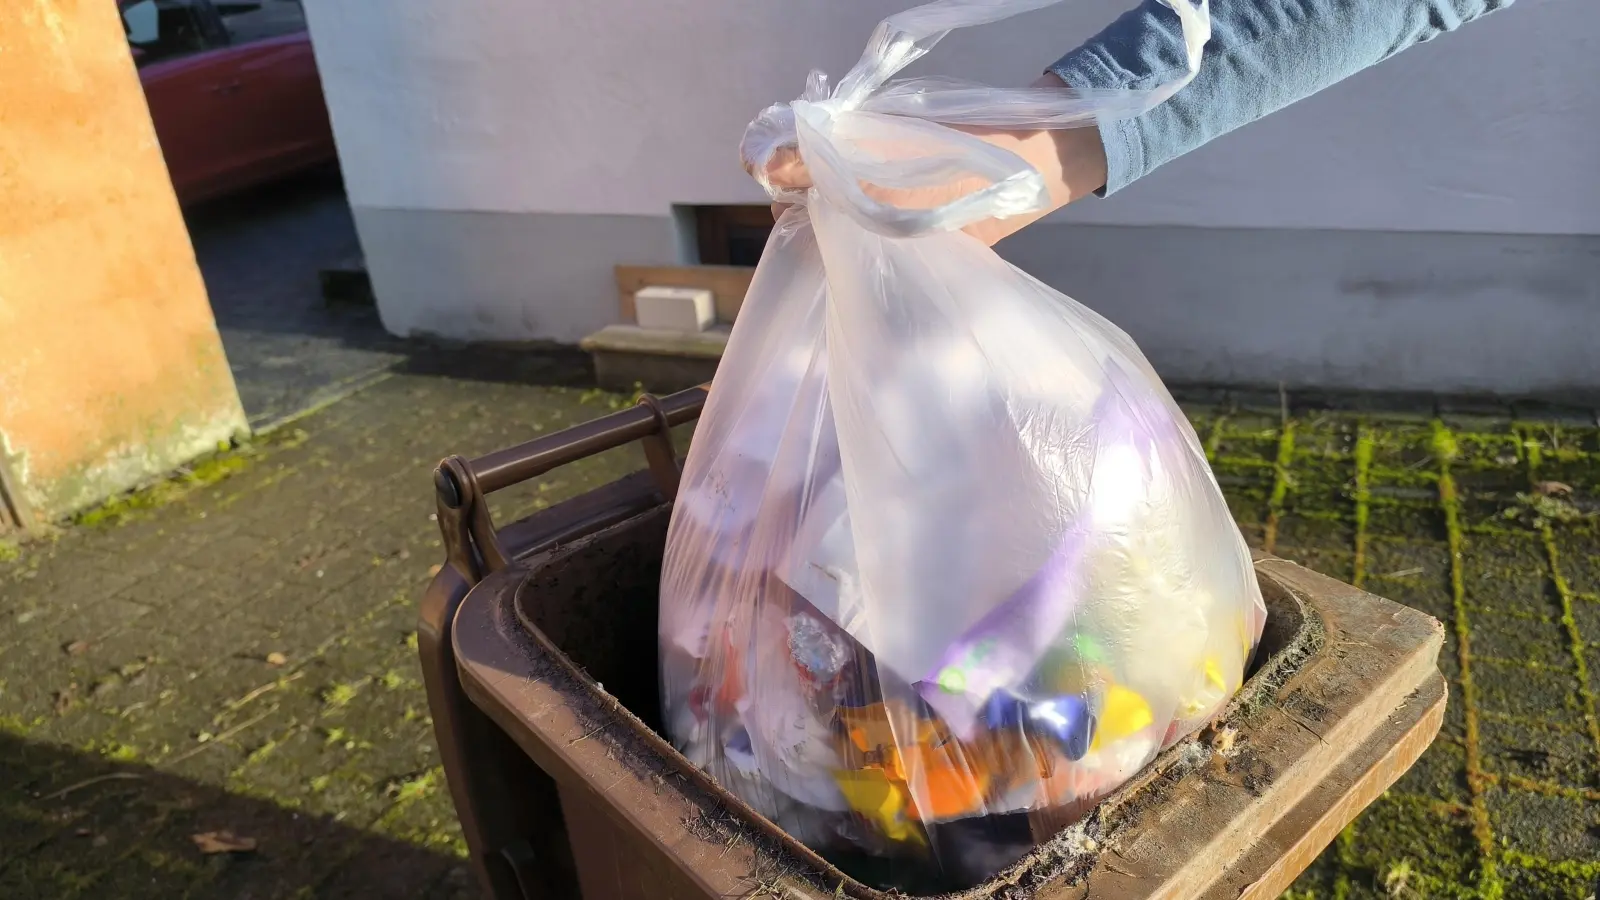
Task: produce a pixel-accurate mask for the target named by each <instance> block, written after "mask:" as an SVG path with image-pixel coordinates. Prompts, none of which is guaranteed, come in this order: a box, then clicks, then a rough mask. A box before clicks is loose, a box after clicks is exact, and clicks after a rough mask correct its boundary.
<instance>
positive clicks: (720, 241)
mask: <svg viewBox="0 0 1600 900" xmlns="http://www.w3.org/2000/svg"><path fill="white" fill-rule="evenodd" d="M694 225H695V237H696V240H697V242H698V244H699V250H700V264H701V265H703V266H754V265H755V264H756V263H757V262H759V261H760V259H761V250H762V248H764V247H766V245H767V236H768V235H769V234H771V233H772V207H770V206H697V207H695V209H694Z"/></svg>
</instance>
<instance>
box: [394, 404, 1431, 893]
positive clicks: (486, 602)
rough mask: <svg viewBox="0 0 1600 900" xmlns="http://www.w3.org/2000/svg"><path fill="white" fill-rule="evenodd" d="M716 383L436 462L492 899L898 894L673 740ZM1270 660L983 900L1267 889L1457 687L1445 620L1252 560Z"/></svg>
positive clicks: (1425, 736) (459, 722) (431, 652)
mask: <svg viewBox="0 0 1600 900" xmlns="http://www.w3.org/2000/svg"><path fill="white" fill-rule="evenodd" d="M704 399H705V391H704V390H702V389H698V388H697V389H694V390H691V391H686V392H683V393H680V394H674V395H672V396H670V397H666V398H664V399H661V400H656V399H654V398H650V397H646V398H644V399H643V400H641V402H640V405H639V406H638V407H635V408H633V409H629V410H625V411H622V412H619V413H615V414H613V415H610V416H607V417H605V418H603V419H599V420H597V421H595V422H591V423H589V424H587V425H583V426H580V427H577V428H574V429H571V430H569V431H567V432H563V433H561V434H556V435H551V436H548V437H544V438H541V439H539V440H535V441H532V442H530V443H527V444H523V445H521V446H519V447H514V448H511V449H509V450H504V451H500V452H498V453H493V454H490V455H488V456H485V457H481V458H479V459H475V460H470V461H469V460H464V459H461V458H459V457H452V458H450V459H447V460H445V461H444V462H443V463H441V464H440V466H439V469H438V470H437V472H436V486H437V489H438V493H439V503H438V509H439V525H440V528H441V530H442V531H443V534H444V540H445V547H446V552H447V557H448V558H447V561H446V564H445V566H444V567H443V569H442V570H441V571H440V573H439V575H438V577H437V578H436V579H435V581H434V582H433V584H432V585H431V586H430V587H429V589H428V592H427V595H426V597H425V598H424V600H423V604H422V622H421V631H420V636H421V641H420V650H421V655H422V664H423V671H424V676H425V679H426V683H427V689H428V700H429V705H430V707H431V710H432V714H433V721H434V730H435V734H436V737H437V739H438V742H439V749H440V753H441V755H442V757H443V761H444V767H445V772H446V774H447V776H448V779H449V783H450V789H451V793H452V796H453V798H454V800H455V804H456V810H457V812H458V814H459V815H460V817H461V822H462V826H463V829H464V831H465V834H466V839H467V844H468V846H469V848H470V850H471V853H472V860H473V864H474V867H475V868H476V870H477V872H478V875H479V877H480V878H481V879H482V880H483V883H484V887H485V890H486V892H487V893H488V894H489V895H490V896H492V897H494V898H496V900H506V898H536V900H569V898H571V900H577V898H582V900H667V898H674V900H678V898H710V897H790V898H815V900H825V898H838V897H853V898H859V900H878V898H884V900H887V898H888V897H890V896H903V895H897V894H891V893H888V892H885V891H881V890H878V889H876V888H874V887H873V886H871V885H868V884H864V883H862V882H860V881H857V880H856V879H854V878H852V877H851V876H850V875H847V874H846V873H845V872H843V871H841V870H840V869H838V868H836V867H835V866H834V865H832V864H831V863H830V862H828V861H827V860H824V859H823V858H821V857H820V856H818V855H817V854H816V853H814V852H813V851H811V850H810V849H808V848H806V847H805V846H803V845H801V844H799V843H798V842H796V841H794V840H793V839H792V838H790V837H788V835H786V834H784V833H783V832H782V831H781V830H780V829H778V828H777V827H776V826H774V825H773V824H771V823H770V822H768V821H767V820H765V819H764V818H762V817H761V816H760V815H758V814H757V813H755V812H754V811H753V810H751V809H750V808H749V807H747V806H746V805H745V804H744V803H742V802H741V801H740V800H739V799H738V798H736V797H734V796H733V795H731V794H729V793H728V792H726V791H724V790H722V789H721V788H720V787H719V786H718V785H717V784H716V783H715V782H714V781H712V780H711V779H710V778H709V777H707V776H706V775H705V774H704V773H702V772H701V771H700V770H698V769H696V768H695V767H694V766H692V765H691V764H690V763H689V762H688V761H687V760H685V759H684V758H683V757H682V756H681V755H679V754H678V753H677V752H676V751H675V750H674V749H673V748H672V746H671V745H670V744H669V743H667V742H666V741H665V740H663V739H662V738H661V737H660V735H659V733H658V725H659V710H658V704H659V696H660V695H659V689H658V683H657V679H658V669H657V648H656V602H657V581H658V577H659V574H660V567H661V558H662V552H663V548H664V546H665V541H666V532H667V521H668V517H669V515H670V511H671V502H672V497H673V496H674V494H675V493H676V490H677V483H678V471H679V470H678V457H677V455H676V453H675V452H674V449H673V446H672V443H671V438H670V429H671V428H672V427H673V426H677V425H680V424H684V423H686V422H689V421H691V420H693V419H694V418H695V417H696V416H697V415H698V414H699V410H700V408H701V405H702V404H703V403H704ZM633 441H641V442H643V444H644V447H645V456H646V460H647V461H648V463H649V465H648V467H647V469H646V470H645V471H641V472H639V473H637V474H635V475H633V476H630V477H628V478H624V479H622V480H620V481H617V482H615V483H613V484H610V485H608V486H606V487H603V488H600V489H598V490H596V491H593V492H591V493H588V494H585V495H583V496H580V497H577V498H575V499H573V500H570V501H568V502H566V503H563V504H560V505H558V506H554V507H552V508H550V509H547V510H543V511H541V512H539V513H537V514H536V515H533V516H531V517H529V518H527V519H524V520H522V521H519V522H516V523H513V524H510V525H508V526H506V527H504V528H503V529H501V528H497V527H496V525H495V523H494V522H493V521H492V520H491V518H490V516H489V513H488V506H487V504H486V503H485V502H484V498H485V496H486V495H487V494H489V493H491V492H493V491H496V490H500V489H503V488H505V487H508V486H510V485H512V484H515V483H518V482H521V481H525V480H527V479H530V478H534V477H537V476H538V475H541V474H543V473H545V472H548V471H550V470H551V469H553V468H555V467H557V466H560V465H563V464H565V463H568V462H572V461H574V460H576V459H579V458H582V457H585V456H588V455H591V454H594V453H598V452H601V451H603V450H607V449H611V448H613V447H618V446H622V445H624V444H627V443H629V442H633ZM1256 565H1257V570H1258V573H1259V575H1260V581H1261V586H1262V590H1263V592H1264V594H1265V595H1266V599H1267V605H1268V625H1267V630H1266V634H1265V635H1264V637H1263V652H1262V653H1260V654H1258V662H1257V664H1256V667H1255V669H1254V670H1253V671H1252V673H1251V674H1250V677H1249V679H1248V681H1247V682H1246V684H1245V686H1244V688H1243V689H1242V690H1241V691H1240V693H1239V695H1238V696H1237V697H1236V698H1235V699H1234V701H1233V702H1232V703H1231V704H1230V705H1229V706H1228V707H1227V708H1226V709H1225V710H1224V712H1223V713H1222V714H1221V716H1220V717H1219V718H1218V720H1217V721H1216V722H1214V723H1213V724H1212V725H1211V726H1209V727H1207V728H1206V729H1205V730H1203V731H1202V732H1201V733H1199V734H1198V735H1196V736H1195V737H1193V738H1192V739H1190V740H1187V741H1184V742H1182V743H1180V744H1178V745H1177V746H1175V747H1173V748H1171V749H1170V750H1168V751H1167V752H1166V753H1164V754H1163V755H1162V756H1161V757H1160V758H1158V759H1157V760H1156V762H1154V763H1153V764H1152V765H1151V766H1150V767H1148V768H1147V769H1146V770H1145V771H1144V772H1143V773H1141V775H1139V776H1137V777H1136V778H1135V779H1133V781H1132V782H1130V783H1129V784H1128V785H1126V786H1124V787H1123V788H1122V789H1121V790H1120V791H1119V792H1117V793H1116V794H1115V795H1113V796H1112V797H1110V798H1108V799H1107V800H1105V801H1104V802H1103V803H1101V804H1100V805H1099V806H1098V807H1097V808H1096V809H1095V810H1094V812H1093V813H1091V814H1090V816H1089V817H1088V818H1087V819H1086V820H1083V821H1081V822H1078V823H1074V824H1071V825H1070V826H1069V827H1065V828H1062V827H1060V826H1061V825H1062V824H1063V823H1050V822H1045V821H1036V822H1032V823H1030V824H1031V827H1032V829H1033V837H1034V838H1035V839H1037V840H1039V841H1041V843H1040V846H1039V847H1038V848H1037V849H1036V850H1035V851H1034V852H1032V853H1030V854H1029V855H1027V856H1026V857H1025V858H1023V859H1022V860H1020V861H1019V862H1017V863H1016V864H1015V865H1013V866H1012V867H1010V868H1009V869H1008V870H1006V871H1005V872H1003V873H1002V874H1001V875H999V876H998V877H996V878H995V879H993V880H991V881H990V882H987V883H985V884H982V885H979V886H978V887H976V888H972V889H970V890H967V891H963V892H960V894H958V895H957V896H961V897H970V898H980V897H981V898H991V897H993V898H1001V897H1003V898H1021V897H1040V898H1044V897H1050V898H1085V897H1094V898H1097V900H1135V898H1140V900H1143V898H1157V897H1160V898H1171V900H1180V898H1181V900H1188V898H1208V900H1211V898H1215V900H1222V898H1226V900H1240V898H1244V900H1267V898H1274V897H1277V896H1278V895H1279V894H1280V893H1281V892H1282V891H1283V889H1284V888H1285V887H1286V886H1287V885H1288V884H1289V883H1290V882H1291V881H1293V879H1294V878H1295V876H1296V875H1298V874H1299V873H1300V872H1301V871H1302V870H1303V869H1304V868H1305V867H1306V866H1307V865H1308V864H1309V863H1310V862H1311V861H1312V860H1313V859H1314V858H1315V857H1316V855H1317V854H1318V853H1319V852H1320V851H1321V850H1322V849H1323V848H1324V847H1326V846H1327V845H1328V843H1329V842H1330V841H1331V840H1332V839H1333V837H1334V836H1335V835H1336V834H1337V833H1338V832H1339V831H1340V830H1341V829H1342V828H1343V827H1344V826H1345V825H1347V824H1348V823H1349V822H1350V821H1351V820H1353V819H1354V818H1355V817H1356V815H1357V814H1359V813H1360V811H1361V810H1362V809H1363V808H1364V807H1366V805H1367V804H1369V803H1371V802H1372V801H1373V800H1374V799H1375V798H1376V797H1377V796H1378V795H1379V794H1380V793H1382V791H1383V790H1384V789H1386V788H1387V787H1388V786H1389V785H1390V784H1392V783H1393V782H1394V781H1395V780H1396V779H1397V778H1399V776H1400V775H1401V774H1402V773H1404V772H1405V770H1406V769H1407V768H1408V767H1410V766H1411V764H1412V763H1413V762H1415V761H1416V759H1417V757H1418V756H1420V755H1421V754H1422V752H1423V750H1425V749H1426V748H1427V746H1428V744H1429V743H1430V742H1431V741H1432V740H1433V737H1434V735H1435V734H1436V733H1437V732H1438V729H1439V726H1440V723H1441V721H1442V718H1443V715H1444V708H1445V702H1446V688H1445V681H1444V679H1443V678H1442V677H1441V676H1440V674H1439V671H1438V667H1437V658H1438V653H1439V650H1440V647H1441V646H1442V642H1443V634H1444V632H1443V627H1442V626H1441V625H1440V623H1439V622H1438V621H1437V620H1435V619H1433V618H1431V617H1429V616H1426V615H1424V614H1422V613H1420V612H1417V611H1415V610H1411V609H1408V608H1406V607H1403V606H1400V605H1398V604H1395V603H1392V602H1390V601H1388V600H1385V599H1382V598H1380V597H1375V596H1373V595H1371V594H1368V593H1365V592H1363V591H1361V590H1358V589H1356V588H1354V587H1351V586H1349V585H1345V584H1342V583H1340V582H1338V581H1335V580H1333V579H1329V578H1326V577H1324V576H1321V575H1317V574H1315V573H1313V572H1310V571H1308V570H1306V569H1304V568H1301V567H1300V566H1297V565H1294V564H1293V563H1289V562H1286V561H1284V560H1279V559H1273V558H1268V557H1261V558H1258V559H1257V562H1256Z"/></svg>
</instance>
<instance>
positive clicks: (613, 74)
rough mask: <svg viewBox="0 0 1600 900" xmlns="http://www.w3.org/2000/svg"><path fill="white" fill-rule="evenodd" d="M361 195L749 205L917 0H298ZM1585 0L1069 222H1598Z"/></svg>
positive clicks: (1033, 30)
mask: <svg viewBox="0 0 1600 900" xmlns="http://www.w3.org/2000/svg"><path fill="white" fill-rule="evenodd" d="M305 5H306V8H307V13H308V15H309V17H310V21H311V27H312V32H313V36H314V39H315V41H316V47H317V57H318V63H319V65H320V66H321V68H322V76H323V79H324V82H325V84H326V87H327V93H328V97H329V102H330V106H331V109H332V114H333V120H334V125H335V127H336V129H337V132H338V139H339V145H340V150H341V154H342V155H343V157H344V159H345V160H346V169H347V175H348V179H349V186H350V193H351V200H352V202H353V203H355V204H358V205H365V206H375V207H386V208H407V209H440V210H483V211H495V212H579V213H605V214H632V215H651V216H659V215H665V214H666V213H667V210H668V207H669V205H670V204H672V203H717V202H747V201H748V202H757V201H759V200H760V199H761V195H760V194H759V193H758V192H757V191H756V189H755V188H754V186H753V185H752V184H750V183H749V181H748V179H747V178H746V177H745V175H744V174H743V173H742V172H741V171H740V170H739V168H738V166H737V165H736V163H735V159H736V158H735V151H736V148H737V145H738V140H739V136H740V133H741V132H742V130H743V127H744V125H745V123H746V122H747V121H749V119H750V118H751V116H752V115H754V114H755V113H756V112H757V111H758V110H760V109H761V108H762V107H763V106H765V105H767V104H768V103H771V102H773V101H777V100H783V99H788V98H791V97H793V96H795V95H796V94H797V93H798V92H799V90H800V88H801V86H802V83H803V79H804V76H805V73H806V71H807V70H808V69H809V68H811V67H813V66H820V67H822V68H824V69H825V70H826V71H828V72H829V73H830V74H832V75H834V76H835V77H837V76H838V75H840V74H842V73H843V72H844V71H845V70H846V69H847V68H848V67H849V64H850V63H851V62H852V61H853V60H854V58H855V57H856V55H857V54H858V53H859V52H860V49H861V46H862V44H863V42H864V40H865V38H866V36H867V34H868V32H869V31H870V29H871V27H872V25H873V23H874V22H876V20H878V19H879V18H882V17H883V16H884V15H885V14H888V13H891V12H894V11H896V10H898V9H900V8H902V7H904V6H906V5H908V2H907V0H783V2H750V0H582V2H573V0H516V2H506V0H453V2H450V3H439V2H436V0H306V3H305ZM1131 5H1132V4H1131V2H1130V0H1081V2H1072V0H1069V2H1067V3H1064V4H1062V5H1061V6H1060V7H1057V8H1054V9H1050V10H1045V11H1043V12H1039V13H1034V14H1031V15H1029V16H1027V17H1024V18H1020V19H1014V20H1011V21H1009V22H1005V23H1001V24H998V25H995V26H991V27H989V28H987V29H983V30H979V31H974V32H972V33H970V34H958V35H955V36H953V37H951V38H950V39H949V40H948V41H947V42H946V44H944V45H941V47H940V48H938V50H936V51H935V52H934V54H932V55H931V56H930V57H929V59H928V60H925V61H924V63H923V64H922V65H923V67H924V68H926V69H929V70H937V71H943V72H950V73H956V74H962V75H967V76H971V77H978V78H983V79H985V80H989V81H992V82H994V83H1007V82H1009V83H1024V82H1026V81H1028V80H1031V79H1032V78H1033V77H1034V76H1036V75H1037V73H1038V72H1039V71H1040V70H1042V69H1043V68H1044V66H1045V65H1047V64H1048V63H1050V62H1052V61H1053V60H1054V59H1056V58H1057V56H1059V55H1060V54H1061V53H1062V52H1064V51H1066V50H1068V49H1070V48H1071V47H1072V46H1074V45H1075V44H1076V43H1078V42H1079V41H1081V40H1082V39H1084V38H1086V37H1088V36H1090V35H1091V34H1093V33H1094V32H1095V31H1097V30H1098V29H1099V28H1100V27H1101V26H1103V25H1104V24H1106V23H1108V22H1110V21H1111V20H1112V19H1114V18H1115V17H1116V15H1118V14H1119V13H1120V12H1121V11H1122V10H1124V9H1126V8H1128V7H1129V6H1131ZM1593 5H1594V0H1523V2H1522V3H1520V4H1518V5H1516V6H1514V7H1512V8H1511V9H1509V10H1506V11H1503V12H1500V13H1496V14H1494V15H1491V16H1489V17H1488V18H1487V19H1485V20H1483V21H1481V22H1477V23H1474V24H1472V25H1469V26H1467V27H1465V28H1464V29H1462V30H1461V31H1460V32H1459V33H1456V34H1453V35H1447V36H1445V37H1444V38H1442V39H1440V40H1438V41H1435V42H1433V43H1431V44H1427V45H1424V46H1421V47H1417V48H1413V49H1412V50H1410V51H1408V52H1407V53H1405V54H1402V55H1401V56H1400V57H1398V58H1396V59H1395V60H1392V61H1390V62H1389V63H1388V64H1386V65H1384V66H1383V67H1380V68H1378V69H1374V70H1371V71H1369V72H1366V73H1363V74H1361V75H1359V76H1357V77H1355V78H1353V79H1351V80H1349V81H1347V82H1345V83H1344V84H1341V85H1339V86H1336V87H1335V88H1333V89H1331V90H1330V91H1327V92H1325V93H1324V94H1322V95H1319V96H1317V97H1315V98H1313V99H1311V100H1309V101H1307V102H1305V103H1303V104H1300V105H1298V106H1296V107H1292V108H1290V109H1288V110H1285V111H1284V112H1282V113H1280V114H1278V115H1276V116H1273V117H1270V118H1268V119H1266V120H1263V121H1262V122H1260V123H1257V124H1256V125H1254V126H1252V127H1250V128H1248V129H1246V130H1245V131H1243V132H1239V133H1235V134H1233V135H1229V136H1227V137H1224V138H1222V139H1220V140H1218V141H1216V142H1214V143H1213V144H1212V145H1210V146H1208V147H1205V148H1203V149H1202V150H1200V151H1198V152H1196V153H1194V154H1192V155H1190V156H1189V157H1187V158H1185V159H1182V160H1180V161H1178V162H1176V163H1174V164H1172V165H1170V166H1169V167H1167V168H1165V169H1163V170H1160V171H1159V172H1158V173H1157V174H1155V175H1152V176H1151V177H1150V178H1149V179H1148V180H1146V181H1145V182H1142V183H1140V184H1137V185H1135V186H1134V188H1132V189H1130V190H1128V191H1127V192H1125V193H1124V195H1122V196H1121V197H1119V198H1117V199H1116V201H1115V202H1100V203H1083V204H1079V205H1078V207H1077V208H1076V209H1074V210H1072V211H1071V214H1070V215H1069V218H1070V219H1072V220H1075V221H1085V222H1091V221H1092V222H1099V223H1115V224H1166V225H1199V226H1210V225H1226V226H1234V227H1299V228H1359V229H1380V230H1395V229H1399V230H1435V231H1473V232H1505V233H1550V234H1597V233H1600V176H1597V175H1596V171H1595V168H1594V164H1593V159H1594V154H1595V150H1594V148H1595V146H1596V144H1597V142H1600V29H1597V28H1596V26H1595V13H1594V10H1593V9H1591V8H1590V7H1593Z"/></svg>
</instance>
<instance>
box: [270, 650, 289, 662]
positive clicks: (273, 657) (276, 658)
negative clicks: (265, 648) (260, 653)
mask: <svg viewBox="0 0 1600 900" xmlns="http://www.w3.org/2000/svg"><path fill="white" fill-rule="evenodd" d="M288 664H289V657H287V656H284V655H283V654H282V653H279V652H277V651H276V650H274V651H273V652H271V653H268V654H267V665H269V666H286V665H288Z"/></svg>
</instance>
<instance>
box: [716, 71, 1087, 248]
mask: <svg viewBox="0 0 1600 900" xmlns="http://www.w3.org/2000/svg"><path fill="white" fill-rule="evenodd" d="M1033 87H1058V88H1059V87H1062V84H1061V81H1060V79H1058V78H1056V77H1055V76H1054V75H1046V76H1044V77H1043V78H1041V79H1040V80H1039V81H1037V82H1035V83H1034V85H1033ZM950 127H952V128H955V129H956V130H958V131H962V132H965V133H967V134H970V135H972V136H974V137H976V138H978V139H980V140H983V141H985V142H987V143H989V144H993V145H994V146H996V147H1000V148H1002V149H1004V150H1008V151H1010V152H1012V153H1014V154H1016V155H1017V156H1020V157H1022V159H1023V160H1024V161H1026V162H1027V163H1028V164H1029V165H1031V166H1033V167H1034V168H1035V169H1037V170H1038V171H1039V174H1041V175H1043V176H1044V182H1045V187H1046V188H1047V189H1048V190H1049V193H1050V203H1049V208H1048V209H1043V210H1038V211H1036V212H1032V213H1028V214H1025V215H1020V216H1009V217H1007V218H1004V219H985V220H984V221H981V222H974V223H973V224H971V225H968V226H967V227H966V228H964V229H962V230H963V231H965V232H967V233H968V234H970V235H972V236H973V237H975V238H977V239H978V240H980V241H983V242H984V243H985V244H988V245H990V246H993V245H994V244H996V243H998V242H999V241H1000V240H1001V239H1002V238H1005V237H1008V236H1010V235H1012V234H1015V233H1016V232H1018V231H1020V230H1021V229H1022V228H1024V227H1026V226H1027V225H1030V224H1032V223H1034V222H1037V221H1038V220H1040V219H1042V218H1044V217H1045V216H1047V215H1049V214H1050V213H1052V212H1054V211H1055V210H1057V209H1060V208H1061V207H1063V206H1066V205H1067V204H1068V203H1071V202H1072V201H1074V200H1077V199H1078V198H1080V197H1083V196H1084V195H1086V194H1091V193H1093V192H1095V191H1097V190H1099V189H1100V188H1102V187H1104V186H1105V183H1106V153H1105V146H1104V145H1103V144H1102V143H1101V141H1100V129H1098V128H1094V127H1085V128H1068V129H1061V130H1056V131H1007V130H1002V129H996V128H970V127H960V126H950ZM746 168H747V170H748V168H749V167H748V166H746ZM751 174H752V175H754V174H755V173H754V172H751ZM764 174H765V176H766V179H767V181H768V183H770V184H772V185H773V186H775V187H779V188H787V189H791V190H805V189H807V188H810V187H811V173H810V172H809V171H807V169H806V164H805V160H803V159H801V157H800V153H799V151H798V150H796V149H795V148H793V147H786V148H782V149H780V150H778V151H777V152H776V153H774V154H773V156H772V158H771V159H770V160H769V161H768V162H767V165H766V171H765V173H764ZM988 185H989V182H988V181H987V180H985V179H983V178H981V177H979V176H976V175H974V176H972V177H970V178H966V179H962V180H958V181H952V182H948V183H945V184H941V185H939V186H937V187H935V188H919V189H892V188H885V187H882V186H880V185H875V184H863V185H862V186H861V188H862V190H863V191H864V192H866V194H867V196H869V197H871V198H872V199H874V200H877V201H878V202H880V203H887V204H890V205H893V206H898V207H900V208H902V209H931V208H933V207H937V206H943V205H945V204H946V203H950V202H952V201H954V200H957V199H959V198H961V197H964V196H966V195H967V194H970V193H972V192H973V191H977V190H981V189H982V188H985V187H987V186H988ZM785 209H787V205H785V204H778V203H775V204H773V206H772V216H773V218H774V219H777V218H779V217H781V216H782V215H783V211H784V210H785Z"/></svg>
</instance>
